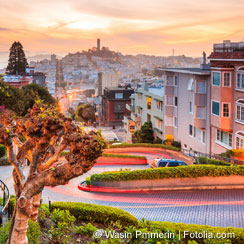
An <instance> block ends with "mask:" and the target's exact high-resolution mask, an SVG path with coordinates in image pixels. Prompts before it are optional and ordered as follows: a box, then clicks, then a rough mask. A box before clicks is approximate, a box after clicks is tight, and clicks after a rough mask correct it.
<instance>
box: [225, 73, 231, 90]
mask: <svg viewBox="0 0 244 244" xmlns="http://www.w3.org/2000/svg"><path fill="white" fill-rule="evenodd" d="M223 86H225V87H230V86H231V81H230V73H224V84H223Z"/></svg>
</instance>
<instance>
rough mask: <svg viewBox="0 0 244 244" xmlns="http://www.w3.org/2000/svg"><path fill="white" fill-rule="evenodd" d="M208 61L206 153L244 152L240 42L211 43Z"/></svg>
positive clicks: (243, 62) (243, 78) (243, 58)
mask: <svg viewBox="0 0 244 244" xmlns="http://www.w3.org/2000/svg"><path fill="white" fill-rule="evenodd" d="M209 60H210V64H211V77H212V79H211V99H210V106H211V113H210V134H211V141H210V151H211V152H212V153H222V152H225V151H226V150H228V149H232V148H234V149H240V148H241V149H244V42H239V43H233V42H230V41H224V42H223V43H220V44H214V50H213V52H212V53H211V55H210V56H209Z"/></svg>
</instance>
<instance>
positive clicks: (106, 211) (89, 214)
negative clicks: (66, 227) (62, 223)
mask: <svg viewBox="0 0 244 244" xmlns="http://www.w3.org/2000/svg"><path fill="white" fill-rule="evenodd" d="M55 208H58V209H62V210H69V212H70V214H71V215H73V216H75V218H76V219H79V220H83V221H93V222H96V223H101V224H110V223H111V222H119V223H120V224H121V225H123V226H129V225H135V226H137V224H138V220H137V219H136V217H134V216H133V215H131V214H129V213H127V212H126V211H124V210H122V209H117V208H113V207H107V206H101V205H95V204H87V203H74V202H54V203H53V204H52V209H55Z"/></svg>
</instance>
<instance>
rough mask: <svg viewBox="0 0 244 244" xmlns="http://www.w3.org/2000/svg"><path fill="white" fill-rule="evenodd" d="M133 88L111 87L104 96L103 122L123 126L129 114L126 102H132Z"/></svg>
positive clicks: (105, 90)
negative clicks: (123, 121)
mask: <svg viewBox="0 0 244 244" xmlns="http://www.w3.org/2000/svg"><path fill="white" fill-rule="evenodd" d="M133 93H134V90H132V89H125V88H118V87H109V88H105V89H104V95H103V96H102V123H103V124H104V125H105V126H121V125H123V123H122V120H123V118H124V116H128V115H129V113H130V111H128V110H127V108H126V104H130V103H131V100H130V96H131V95H132V94H133Z"/></svg>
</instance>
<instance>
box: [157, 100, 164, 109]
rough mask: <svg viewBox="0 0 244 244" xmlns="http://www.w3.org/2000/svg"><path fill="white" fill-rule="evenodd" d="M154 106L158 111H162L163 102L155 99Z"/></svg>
mask: <svg viewBox="0 0 244 244" xmlns="http://www.w3.org/2000/svg"><path fill="white" fill-rule="evenodd" d="M156 108H157V109H158V110H160V111H163V102H162V101H158V100H156Z"/></svg>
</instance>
